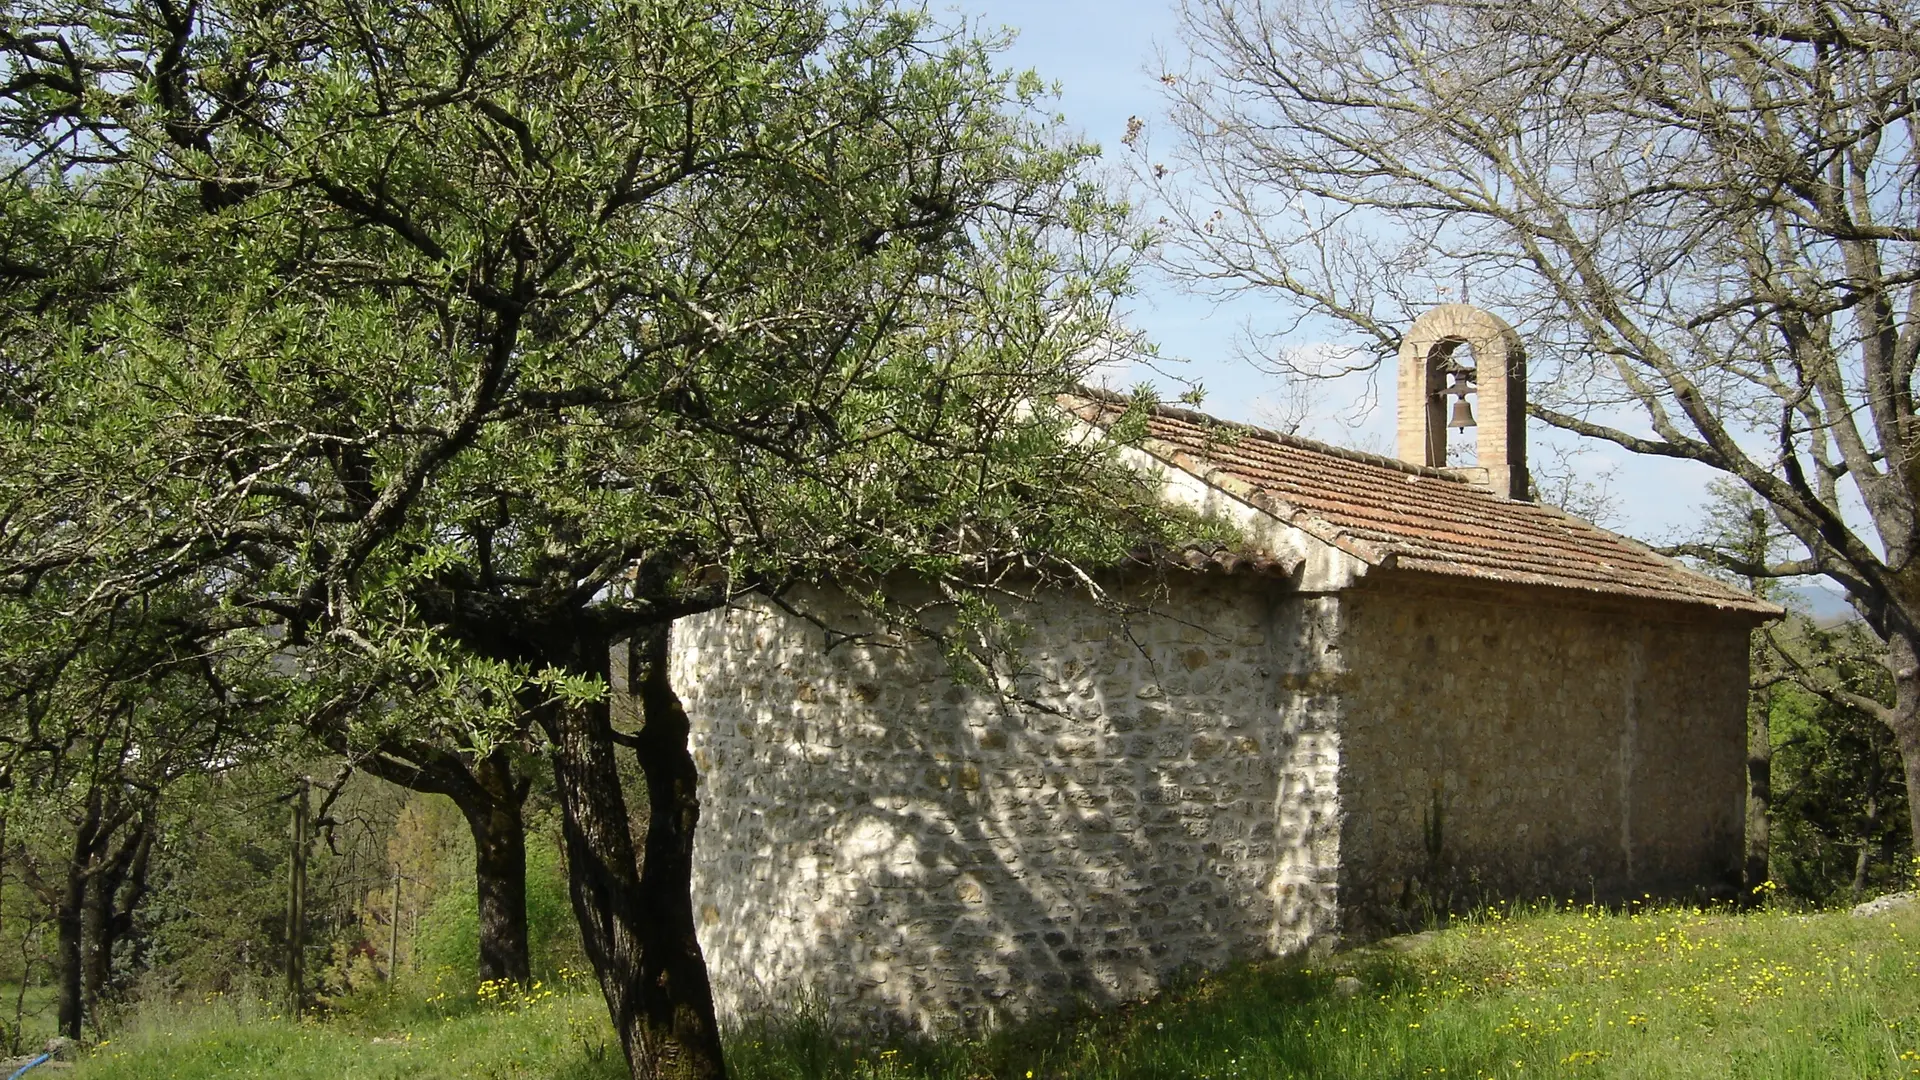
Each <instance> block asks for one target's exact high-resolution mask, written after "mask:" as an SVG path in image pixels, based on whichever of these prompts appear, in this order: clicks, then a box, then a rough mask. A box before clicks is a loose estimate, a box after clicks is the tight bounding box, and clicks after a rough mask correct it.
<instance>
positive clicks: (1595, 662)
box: [1340, 579, 1748, 937]
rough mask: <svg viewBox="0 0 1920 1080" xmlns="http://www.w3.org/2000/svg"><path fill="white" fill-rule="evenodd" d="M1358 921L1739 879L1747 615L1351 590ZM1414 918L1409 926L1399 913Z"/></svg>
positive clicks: (1346, 791) (1345, 779)
mask: <svg viewBox="0 0 1920 1080" xmlns="http://www.w3.org/2000/svg"><path fill="white" fill-rule="evenodd" d="M1342 599H1343V601H1344V603H1345V605H1346V614H1347V618H1346V634H1345V636H1344V637H1343V639H1342V646H1343V648H1344V651H1345V652H1346V660H1347V665H1348V667H1349V669H1350V670H1351V671H1353V672H1355V673H1364V675H1363V676H1362V675H1356V677H1354V678H1352V679H1351V680H1350V681H1349V682H1348V683H1347V686H1346V700H1347V708H1346V716H1345V724H1344V726H1343V728H1342V731H1341V745H1342V755H1341V762H1342V764H1341V776H1340V789H1341V791H1342V792H1343V798H1342V806H1341V810H1342V814H1343V815H1344V818H1343V821H1342V825H1341V851H1342V859H1343V866H1342V872H1341V878H1340V896H1341V900H1342V904H1343V908H1344V909H1345V910H1343V913H1342V914H1343V930H1345V931H1347V932H1348V933H1350V934H1352V935H1355V936H1360V937H1365V936H1369V935H1371V934H1376V933H1380V932H1383V931H1386V930H1390V929H1396V928H1398V927H1399V926H1404V925H1406V924H1407V923H1409V922H1417V921H1418V919H1419V918H1420V917H1421V915H1422V907H1423V905H1425V904H1432V903H1439V904H1443V905H1444V904H1446V903H1447V902H1449V901H1451V902H1453V903H1455V904H1457V903H1460V902H1471V901H1473V900H1475V899H1479V898H1483V897H1485V896H1487V895H1499V896H1507V897H1527V898H1531V897H1537V896H1542V895H1552V896H1556V897H1568V896H1573V897H1580V898H1588V897H1590V896H1592V897H1598V898H1599V899H1601V900H1607V899H1617V898H1621V897H1628V896H1638V895H1640V894H1641V893H1642V892H1653V893H1655V894H1656V895H1658V894H1661V893H1669V894H1672V893H1680V892H1684V891H1686V890H1688V889H1690V888H1692V887H1695V886H1715V885H1724V884H1726V882H1727V881H1728V880H1729V875H1732V874H1735V873H1737V868H1738V866H1739V856H1740V843H1741V822H1742V806H1743V800H1744V797H1745V775H1744V772H1743V762H1744V747H1745V722H1746V721H1745V705H1746V685H1747V633H1748V632H1747V627H1746V626H1745V625H1744V624H1742V623H1739V622H1737V621H1734V620H1728V619H1725V618H1718V617H1714V616H1711V615H1708V616H1705V617H1701V616H1694V617H1693V618H1692V619H1691V620H1680V619H1676V618H1675V616H1676V614H1684V612H1680V611H1679V610H1678V609H1674V608H1671V607H1664V608H1663V607H1659V606H1656V605H1650V604H1649V605H1641V606H1639V607H1637V608H1625V607H1623V608H1620V609H1617V610H1612V611H1609V610H1605V609H1593V608H1589V609H1582V608H1580V607H1576V606H1569V605H1568V604H1566V603H1565V602H1564V601H1562V602H1561V603H1559V604H1550V603H1546V602H1544V599H1545V597H1544V594H1543V593H1542V592H1540V591H1529V590H1513V591H1511V592H1508V593H1502V594H1494V595H1491V596H1489V595H1488V594H1484V593H1482V594H1476V593H1472V592H1465V591H1461V592H1449V591H1444V590H1423V589H1420V588H1417V587H1416V586H1415V585H1414V584H1413V583H1411V582H1408V581H1406V580H1405V579H1402V580H1400V581H1388V580H1385V579H1383V580H1380V581H1369V582H1368V585H1367V587H1363V588H1360V589H1355V590H1352V591H1351V592H1348V593H1346V594H1344V595H1343V598H1342ZM1396 924H1397V925H1396Z"/></svg>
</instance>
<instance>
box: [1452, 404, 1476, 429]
mask: <svg viewBox="0 0 1920 1080" xmlns="http://www.w3.org/2000/svg"><path fill="white" fill-rule="evenodd" d="M1447 426H1448V427H1451V428H1459V429H1460V430H1462V431H1465V430H1466V429H1468V428H1470V427H1472V426H1474V425H1473V407H1472V406H1471V405H1468V404H1467V399H1466V398H1458V399H1456V400H1455V401H1454V403H1453V416H1452V417H1451V418H1450V419H1448V421H1447Z"/></svg>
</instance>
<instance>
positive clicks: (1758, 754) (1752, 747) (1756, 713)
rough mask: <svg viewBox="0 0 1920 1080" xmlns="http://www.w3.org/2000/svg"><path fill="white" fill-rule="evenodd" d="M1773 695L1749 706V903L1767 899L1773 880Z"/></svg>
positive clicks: (1754, 697) (1761, 694) (1759, 696)
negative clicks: (1765, 891)
mask: <svg viewBox="0 0 1920 1080" xmlns="http://www.w3.org/2000/svg"><path fill="white" fill-rule="evenodd" d="M1772 696H1773V695H1772V694H1770V693H1768V692H1766V691H1758V692H1755V693H1753V694H1751V695H1750V702H1749V704H1748V706H1747V847H1746V859H1745V868H1744V870H1743V872H1742V875H1741V876H1742V878H1743V879H1744V880H1745V882H1746V886H1747V892H1746V899H1747V901H1748V902H1749V903H1757V902H1759V901H1760V900H1762V899H1764V897H1763V895H1762V893H1763V892H1764V889H1763V888H1762V886H1764V885H1765V884H1766V883H1767V881H1768V880H1769V878H1770V877H1771V870H1770V869H1769V868H1770V866H1771V863H1772V829H1773V729H1772V717H1771V716H1770V715H1769V710H1770V708H1771V706H1772Z"/></svg>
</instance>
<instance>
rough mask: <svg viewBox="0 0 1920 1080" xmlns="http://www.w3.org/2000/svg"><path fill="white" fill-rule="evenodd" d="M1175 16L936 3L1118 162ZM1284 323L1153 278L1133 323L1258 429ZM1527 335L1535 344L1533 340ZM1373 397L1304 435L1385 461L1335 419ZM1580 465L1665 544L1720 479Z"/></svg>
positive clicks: (1639, 465)
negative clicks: (1258, 363)
mask: <svg viewBox="0 0 1920 1080" xmlns="http://www.w3.org/2000/svg"><path fill="white" fill-rule="evenodd" d="M1176 4H1177V0H1107V2H1103V3H1096V2H1089V0H1028V2H1024V3H1023V2H1020V0H967V2H965V3H961V4H952V5H948V6H946V7H945V8H944V9H942V8H941V6H940V5H939V4H938V3H936V4H935V9H936V10H937V11H938V10H944V11H945V12H946V13H947V14H948V15H950V16H965V17H968V18H977V19H980V20H982V21H983V22H984V23H985V24H986V25H987V26H1007V27H1010V28H1012V29H1014V30H1017V31H1018V32H1019V37H1018V38H1017V40H1016V41H1015V43H1014V45H1013V48H1012V51H1011V53H1010V54H1009V55H1008V57H1007V58H1006V59H1007V62H1008V63H1009V64H1010V65H1012V66H1015V67H1023V68H1032V69H1034V70H1035V71H1037V72H1039V73H1040V75H1041V76H1043V77H1044V78H1046V79H1047V80H1049V81H1050V82H1057V83H1058V84H1059V85H1060V88H1061V95H1060V98H1059V104H1058V107H1059V111H1060V112H1061V113H1062V114H1063V115H1064V117H1065V118H1066V122H1067V124H1068V125H1069V126H1070V127H1072V128H1074V129H1076V130H1078V131H1079V132H1081V133H1082V134H1084V135H1085V136H1086V137H1088V138H1090V139H1092V140H1093V141H1095V142H1098V143H1100V144H1101V145H1102V146H1103V147H1104V148H1105V149H1106V151H1107V153H1108V155H1109V157H1113V156H1114V155H1115V154H1116V153H1117V151H1118V150H1119V148H1120V137H1121V135H1122V133H1124V132H1125V130H1126V125H1127V119H1128V118H1129V117H1131V116H1138V117H1140V118H1141V119H1143V120H1145V121H1147V122H1148V123H1149V124H1152V123H1153V122H1154V121H1155V120H1156V119H1157V117H1158V115H1159V112H1160V109H1161V100H1160V95H1159V89H1160V84H1159V81H1158V74H1159V70H1160V69H1159V67H1158V65H1157V63H1156V57H1157V56H1158V55H1159V53H1160V52H1161V51H1163V50H1164V51H1165V52H1166V53H1168V54H1170V55H1175V56H1177V55H1178V52H1179V47H1180V43H1179V39H1178V32H1177V8H1176ZM1117 164H1118V163H1117V162H1116V165H1117ZM1280 316H1281V312H1280V310H1279V308H1278V304H1277V301H1270V302H1264V303H1263V302H1262V301H1259V300H1256V299H1250V298H1240V299H1236V300H1235V301H1233V302H1231V303H1228V304H1220V305H1216V304H1215V303H1213V302H1212V301H1210V300H1208V299H1205V298H1201V297H1195V296H1191V295H1187V294H1186V293H1184V292H1183V291H1182V290H1181V289H1180V288H1178V287H1177V286H1175V285H1173V284H1170V283H1168V282H1164V281H1158V280H1154V279H1152V278H1149V279H1147V280H1146V281H1145V282H1144V288H1143V291H1142V295H1141V296H1140V297H1139V298H1138V299H1137V300H1136V302H1135V304H1134V308H1133V311H1132V312H1131V316H1130V318H1131V321H1132V322H1133V324H1134V325H1135V326H1137V327H1139V328H1140V329H1142V330H1144V331H1146V332H1147V334H1148V335H1149V336H1150V337H1152V338H1153V340H1155V341H1156V342H1158V343H1159V345H1160V347H1161V349H1162V350H1163V351H1164V352H1166V353H1167V354H1170V355H1173V356H1177V357H1184V358H1186V359H1187V363H1186V364H1184V365H1182V366H1181V372H1182V374H1184V375H1188V376H1191V377H1195V378H1198V379H1199V380H1201V382H1202V383H1203V384H1204V385H1205V386H1206V388H1207V391H1208V396H1207V403H1206V408H1207V410H1208V411H1210V412H1213V413H1215V414H1217V415H1220V416H1224V417H1227V418H1230V419H1235V420H1244V421H1250V422H1255V423H1258V422H1260V421H1261V420H1262V419H1263V414H1266V413H1267V412H1268V410H1269V409H1270V408H1271V403H1272V402H1274V401H1275V400H1277V399H1278V397H1279V391H1280V387H1278V386H1277V385H1276V384H1275V382H1274V380H1273V378H1272V377H1270V376H1266V375H1263V374H1261V373H1260V372H1258V371H1255V370H1254V369H1253V368H1252V367H1251V366H1250V365H1248V364H1247V363H1246V362H1245V361H1243V360H1240V359H1238V358H1237V357H1236V355H1235V350H1234V343H1235V340H1236V339H1237V337H1238V335H1239V332H1240V329H1241V328H1242V327H1243V326H1245V325H1247V324H1248V323H1249V322H1251V323H1253V324H1254V325H1260V324H1261V323H1262V321H1263V320H1270V321H1272V322H1277V321H1278V320H1279V318H1280ZM1520 331H1521V333H1522V334H1523V335H1524V334H1525V333H1526V328H1525V327H1520ZM1292 344H1294V345H1296V346H1298V347H1306V346H1310V345H1313V344H1316V343H1315V342H1312V341H1307V340H1302V341H1298V342H1294V343H1292ZM1391 375H1392V373H1391V372H1385V373H1383V374H1382V376H1381V382H1380V385H1381V386H1382V387H1386V388H1389V392H1390V388H1391V386H1392V383H1391ZM1363 390H1364V387H1360V386H1349V387H1346V388H1345V389H1344V390H1342V391H1341V392H1338V393H1335V394H1333V395H1330V396H1326V397H1323V399H1322V409H1321V415H1320V416H1318V417H1316V418H1315V419H1314V420H1311V421H1310V422H1309V424H1308V426H1307V428H1306V429H1305V431H1304V432H1303V433H1307V434H1312V435H1313V436H1315V437H1317V438H1322V439H1326V440H1327V441H1330V442H1338V443H1343V444H1346V445H1352V446H1358V447H1361V448H1364V449H1370V450H1384V449H1386V448H1387V447H1388V446H1390V445H1391V431H1390V423H1389V421H1388V417H1387V410H1384V409H1382V410H1375V412H1374V413H1373V414H1372V415H1371V416H1369V417H1366V418H1365V419H1364V421H1363V422H1362V423H1360V424H1359V425H1358V426H1357V427H1352V428H1349V427H1346V426H1343V425H1342V424H1341V423H1340V422H1339V421H1338V420H1336V419H1335V418H1334V414H1336V413H1341V412H1347V411H1350V409H1351V406H1352V404H1353V402H1354V401H1355V400H1356V399H1357V398H1358V397H1359V396H1360V394H1361V392H1362V391H1363ZM1531 441H1532V447H1533V450H1532V452H1533V454H1534V456H1535V458H1536V460H1538V459H1539V458H1540V457H1541V456H1542V451H1543V450H1544V449H1545V448H1546V444H1548V443H1550V442H1563V441H1565V438H1564V437H1563V436H1559V435H1558V434H1557V433H1555V434H1553V435H1549V434H1547V433H1546V432H1545V431H1543V430H1542V427H1541V425H1539V424H1537V423H1536V424H1535V425H1533V429H1532V432H1531ZM1578 461H1579V463H1580V467H1581V470H1582V471H1583V472H1590V473H1592V474H1593V475H1596V476H1597V475H1600V474H1602V473H1606V472H1608V471H1609V470H1611V474H1612V475H1611V479H1610V480H1609V482H1608V485H1607V486H1608V489H1609V491H1610V492H1611V493H1612V494H1613V495H1614V497H1615V499H1616V501H1617V512H1616V514H1615V516H1614V518H1613V520H1612V521H1611V522H1609V524H1611V525H1613V527H1615V528H1618V529H1620V530H1621V531H1624V532H1628V533H1631V534H1633V535H1637V536H1641V537H1644V538H1647V539H1652V540H1656V541H1657V540H1663V539H1668V538H1671V537H1674V536H1676V535H1677V534H1679V533H1680V532H1684V531H1686V530H1688V529H1689V527H1690V526H1691V524H1692V522H1693V521H1694V520H1696V518H1697V511H1698V507H1699V505H1700V502H1701V501H1702V499H1703V497H1704V485H1705V482H1706V480H1707V479H1709V477H1710V475H1711V474H1710V473H1709V472H1708V471H1707V470H1706V469H1704V468H1701V467H1698V466H1692V465H1688V464H1685V463H1679V462H1673V461H1667V460H1659V459H1647V458H1641V457H1637V456H1635V455H1632V454H1628V453H1625V452H1624V451H1616V450H1612V449H1610V448H1606V447H1601V446H1598V445H1597V444H1595V445H1593V450H1592V452H1590V453H1586V454H1583V455H1582V456H1581V457H1579V458H1578Z"/></svg>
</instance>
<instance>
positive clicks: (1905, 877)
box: [1771, 618, 1912, 903]
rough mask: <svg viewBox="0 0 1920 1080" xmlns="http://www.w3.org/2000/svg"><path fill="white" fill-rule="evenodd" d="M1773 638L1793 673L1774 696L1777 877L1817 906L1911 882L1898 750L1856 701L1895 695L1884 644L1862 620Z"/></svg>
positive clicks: (1807, 625) (1796, 628) (1797, 628)
mask: <svg viewBox="0 0 1920 1080" xmlns="http://www.w3.org/2000/svg"><path fill="white" fill-rule="evenodd" d="M1771 636H1772V639H1773V646H1774V647H1775V648H1777V649H1779V650H1780V651H1781V653H1782V654H1784V655H1783V657H1782V662H1783V664H1784V665H1785V666H1786V667H1788V668H1789V670H1791V671H1792V672H1793V674H1794V675H1795V676H1796V678H1795V679H1794V681H1793V682H1792V683H1789V684H1786V685H1783V686H1781V687H1780V688H1779V690H1780V692H1779V693H1776V694H1774V695H1773V698H1772V710H1771V711H1772V714H1773V718H1772V729H1773V765H1774V774H1775V776H1774V836H1775V844H1774V855H1773V867H1774V877H1775V879H1776V880H1777V881H1778V882H1779V883H1780V884H1781V885H1782V886H1783V887H1784V888H1785V889H1786V890H1787V891H1788V893H1789V894H1791V895H1794V896H1798V897H1800V898H1802V899H1805V900H1808V901H1811V902H1814V903H1827V902H1831V901H1833V900H1836V899H1840V898H1843V897H1844V898H1847V899H1849V900H1851V901H1854V902H1857V901H1858V900H1859V899H1860V898H1861V896H1862V895H1863V894H1865V893H1866V892H1867V891H1868V890H1870V889H1873V888H1876V887H1880V888H1884V887H1886V886H1888V885H1892V886H1895V887H1899V886H1902V885H1905V884H1907V883H1908V882H1909V880H1910V874H1909V871H1910V864H1909V860H1908V858H1907V855H1908V853H1909V852H1910V851H1911V850H1912V848H1911V843H1910V838H1909V837H1908V835H1907V830H1906V827H1905V824H1906V822H1905V818H1906V803H1907V784H1906V776H1905V774H1904V771H1903V770H1902V768H1901V764H1900V751H1899V747H1898V746H1897V745H1896V744H1895V742H1894V739H1893V735H1892V733H1891V732H1889V731H1887V729H1886V725H1884V724H1882V723H1880V722H1879V719H1878V718H1877V717H1875V716H1874V715H1873V714H1872V713H1869V712H1867V711H1865V710H1863V709H1861V708H1859V707H1858V706H1857V705H1856V704H1855V701H1854V699H1855V698H1856V697H1864V698H1867V699H1869V700H1884V699H1886V698H1887V697H1890V696H1891V693H1890V691H1891V689H1892V687H1891V686H1890V683H1891V681H1892V680H1891V679H1890V678H1889V677H1888V675H1887V670H1886V667H1885V664H1884V663H1883V662H1882V649H1881V646H1880V643H1879V642H1878V641H1877V640H1875V639H1874V637H1873V635H1872V633H1871V631H1869V630H1868V629H1867V628H1866V626H1865V625H1864V624H1862V623H1859V622H1847V623H1843V624H1841V625H1839V626H1836V627H1832V628H1822V627H1819V626H1816V625H1814V624H1813V623H1812V622H1811V621H1809V620H1806V619H1803V618H1796V619H1794V620H1793V622H1792V623H1791V625H1790V626H1789V627H1787V628H1786V629H1784V630H1780V631H1776V632H1775V633H1773V634H1772V635H1771Z"/></svg>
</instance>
